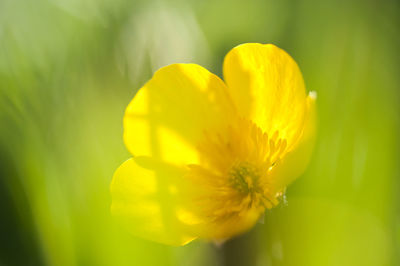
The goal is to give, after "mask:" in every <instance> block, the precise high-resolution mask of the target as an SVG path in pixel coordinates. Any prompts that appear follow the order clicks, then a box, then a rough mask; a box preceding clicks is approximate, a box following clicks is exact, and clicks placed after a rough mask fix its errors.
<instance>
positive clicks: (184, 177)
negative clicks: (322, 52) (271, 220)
mask: <svg viewBox="0 0 400 266" xmlns="http://www.w3.org/2000/svg"><path fill="white" fill-rule="evenodd" d="M223 74H224V80H225V82H224V81H222V80H221V79H220V78H218V77H217V76H216V75H213V74H212V73H210V72H209V71H207V70H206V69H204V68H202V67H201V66H198V65H195V64H174V65H169V66H166V67H163V68H161V69H160V70H158V71H157V72H156V73H155V74H154V76H153V77H152V79H151V80H150V81H148V82H147V83H146V84H145V85H144V86H143V87H142V88H141V89H140V90H139V91H138V93H137V94H136V96H135V97H134V98H133V100H132V101H131V103H130V104H129V105H128V107H127V109H126V113H125V116H124V142H125V145H126V147H127V148H128V150H129V151H130V152H131V153H132V155H133V158H131V159H129V160H127V161H126V162H125V163H123V164H122V165H121V166H120V167H119V168H118V169H117V171H116V172H115V174H114V177H113V180H112V183H111V194H112V206H111V211H112V213H113V215H115V216H116V217H118V218H119V220H120V221H121V222H122V224H123V225H125V227H126V228H127V229H128V230H129V231H131V232H132V233H133V234H134V235H137V236H140V237H143V238H146V239H149V240H153V241H157V242H161V243H165V244H171V245H183V244H186V243H188V242H190V241H191V240H193V239H196V238H201V239H206V240H217V241H221V240H225V239H228V238H231V237H233V236H235V235H238V234H240V233H243V232H245V231H247V230H249V229H250V228H251V227H252V226H253V225H254V224H255V223H256V222H257V221H258V219H259V218H260V216H261V215H262V214H263V213H264V211H265V209H269V208H272V207H274V206H276V205H277V204H278V202H279V198H280V195H282V193H283V191H284V189H285V188H286V186H287V185H288V184H289V183H290V182H292V181H293V180H294V179H295V178H297V177H298V176H299V175H300V174H301V173H302V172H303V171H304V169H305V167H306V165H307V164H308V161H309V157H310V154H311V150H312V146H313V139H314V134H315V133H314V131H315V93H309V95H308V96H307V95H306V90H305V87H304V82H303V78H302V75H301V72H300V70H299V68H298V66H297V64H296V62H295V61H294V60H293V59H292V58H291V57H290V56H289V55H288V54H287V53H286V52H285V51H283V50H281V49H279V48H278V47H276V46H274V45H271V44H267V45H262V44H257V43H249V44H243V45H239V46H237V47H235V48H234V49H232V50H231V51H230V52H229V53H228V54H227V55H226V57H225V60H224V66H223Z"/></svg>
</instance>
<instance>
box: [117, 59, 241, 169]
mask: <svg viewBox="0 0 400 266" xmlns="http://www.w3.org/2000/svg"><path fill="white" fill-rule="evenodd" d="M234 114H235V109H234V106H233V103H232V100H231V99H230V96H229V95H228V92H227V88H226V86H225V84H224V83H223V81H222V80H221V79H220V78H218V77H217V76H215V75H213V74H212V73H210V72H209V71H207V70H206V69H204V68H202V67H201V66H198V65H195V64H174V65H169V66H166V67H164V68H161V69H160V70H158V71H157V72H156V73H155V74H154V76H153V78H152V79H151V80H150V81H149V82H148V83H147V84H145V85H144V87H142V88H141V89H140V90H139V92H138V93H137V95H136V96H135V97H134V99H133V100H132V101H131V103H130V104H129V106H128V107H127V109H126V113H125V117H124V141H125V145H126V146H127V148H128V149H129V151H130V152H131V153H132V154H133V155H134V156H151V157H154V158H157V159H161V160H164V161H167V162H173V163H175V164H188V163H196V162H197V161H198V158H197V152H196V150H195V147H196V145H197V143H198V142H199V140H200V139H201V138H202V137H203V134H204V130H205V129H207V130H213V129H217V128H220V127H224V125H226V124H227V123H229V121H231V119H232V117H233V115H234Z"/></svg>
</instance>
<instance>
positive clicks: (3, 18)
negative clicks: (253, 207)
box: [0, 0, 400, 266]
mask: <svg viewBox="0 0 400 266" xmlns="http://www.w3.org/2000/svg"><path fill="white" fill-rule="evenodd" d="M399 19H400V3H399V2H398V1H395V0H385V1H383V0H360V1H356V0H351V1H349V0H347V1H345V0H322V1H312V0H246V1H243V0H237V1H236V0H222V1H215V0H202V1H197V0H175V1H154V0H141V1H133V0H0V213H1V216H0V265H27V266H29V265H57V266H58V265H72V266H73V265H105V266H108V265H110V266H114V265H116V266H119V265H141V266H142V265H143V266H146V265H182V266H183V265H190V266H192V265H193V266H197V265H210V266H212V265H215V266H219V265H256V266H262V265H264V266H267V265H293V266H313V265H315V266H325V265H327V266H330V265H335V266H336V265H338V266H339V265H340V266H346V265H351V266H357V265H363V266H369V265H373V266H377V265H378V266H385V265H400V167H399V163H400V158H399V157H400V156H399V148H400V145H399V137H400V124H399V120H400V75H399V70H400V56H399V47H400V30H399V29H400V21H399ZM245 42H261V43H274V44H276V45H278V46H279V47H281V48H283V49H285V50H286V51H288V52H289V53H290V54H291V55H292V56H293V57H294V58H295V60H296V61H297V62H298V64H299V65H300V68H301V70H302V72H303V75H304V78H305V81H306V85H307V88H308V89H309V90H315V91H317V93H318V114H319V133H318V139H317V144H316V148H315V152H314V155H313V159H312V162H311V164H310V166H309V168H308V170H307V172H306V173H305V174H304V175H303V176H302V177H301V178H300V179H298V180H297V181H296V182H295V183H294V184H292V185H291V186H290V187H289V189H288V191H287V203H285V204H282V205H281V206H280V207H278V208H275V209H273V210H270V211H267V213H266V215H265V222H264V224H258V225H257V226H256V227H255V228H254V229H253V230H252V231H251V232H249V233H248V234H246V235H244V236H241V237H239V238H236V239H234V240H232V241H229V242H227V243H226V244H225V245H223V246H216V245H214V244H209V243H203V242H201V241H195V242H193V243H191V244H189V245H187V246H185V247H168V246H164V245H160V244H156V243H153V242H149V241H145V240H143V239H139V238H135V237H134V236H131V235H129V234H128V233H127V232H126V231H124V230H123V229H122V228H120V227H119V226H118V224H117V223H115V221H114V220H113V219H112V217H111V216H110V212H109V207H110V202H111V199H110V194H109V184H110V181H111V177H112V175H113V172H114V170H115V169H116V168H117V167H118V166H119V165H120V164H121V163H122V162H123V161H125V160H126V159H127V158H129V157H130V155H129V153H128V152H127V150H126V149H125V147H124V145H123V142H122V117H123V112H124V109H125V107H126V106H127V104H128V103H129V101H130V100H131V99H132V97H133V96H134V95H135V92H136V91H137V89H138V88H140V86H141V85H143V83H144V82H145V81H146V80H148V79H149V78H150V77H151V75H152V73H153V72H154V71H155V70H157V69H158V68H159V67H161V66H164V65H167V64H170V63H176V62H192V63H198V64H201V65H202V66H204V67H206V68H208V69H209V70H211V71H212V72H214V73H216V74H218V75H219V76H221V73H222V62H223V58H224V55H225V54H226V53H227V52H228V51H229V50H230V49H231V48H233V47H234V46H236V45H238V44H240V43H245Z"/></svg>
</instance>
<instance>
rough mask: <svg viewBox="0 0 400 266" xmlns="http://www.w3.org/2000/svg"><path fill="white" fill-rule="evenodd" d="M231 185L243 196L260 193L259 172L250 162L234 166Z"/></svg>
mask: <svg viewBox="0 0 400 266" xmlns="http://www.w3.org/2000/svg"><path fill="white" fill-rule="evenodd" d="M229 176H230V183H231V185H232V187H233V188H234V189H236V190H237V191H239V192H240V193H243V194H249V193H250V194H251V193H254V192H258V191H259V190H260V189H259V187H258V181H259V178H260V173H259V170H258V169H257V168H256V167H255V166H254V165H252V164H250V163H248V162H242V163H239V164H237V165H234V166H233V167H232V169H231V170H230V172H229Z"/></svg>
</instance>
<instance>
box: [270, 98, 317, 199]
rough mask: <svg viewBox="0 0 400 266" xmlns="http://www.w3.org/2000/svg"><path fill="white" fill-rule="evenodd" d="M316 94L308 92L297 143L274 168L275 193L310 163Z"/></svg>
mask: <svg viewBox="0 0 400 266" xmlns="http://www.w3.org/2000/svg"><path fill="white" fill-rule="evenodd" d="M315 101H316V94H315V92H310V93H309V96H308V97H307V113H306V117H305V123H304V128H303V130H302V133H301V135H300V138H299V140H298V141H297V143H295V144H294V146H293V148H292V150H291V151H290V152H288V153H287V154H286V155H285V157H284V158H283V159H282V160H281V161H280V162H279V163H277V164H276V166H274V168H273V170H272V172H271V176H272V180H271V182H272V186H273V187H274V189H275V191H276V192H279V191H282V190H283V189H284V188H285V187H286V186H287V185H289V184H290V183H291V182H293V181H294V180H295V179H296V178H298V177H299V176H300V175H301V174H303V172H304V171H305V170H306V168H307V165H308V163H309V161H310V158H311V155H312V151H313V148H314V143H315V136H316V117H317V115H316V106H315Z"/></svg>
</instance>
